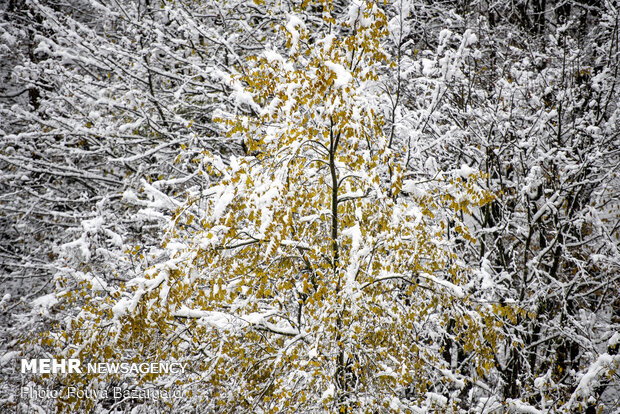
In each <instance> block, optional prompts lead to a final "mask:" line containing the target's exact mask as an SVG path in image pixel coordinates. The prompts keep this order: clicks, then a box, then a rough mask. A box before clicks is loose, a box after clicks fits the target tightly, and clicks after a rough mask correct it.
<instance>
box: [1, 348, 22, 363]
mask: <svg viewBox="0 0 620 414" xmlns="http://www.w3.org/2000/svg"><path fill="white" fill-rule="evenodd" d="M18 356H19V351H10V352H7V353H6V354H4V355H2V358H0V367H3V366H5V365H6V364H8V363H9V362H11V361H12V360H14V359H16V358H17V357H18Z"/></svg>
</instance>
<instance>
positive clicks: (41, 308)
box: [31, 293, 58, 314]
mask: <svg viewBox="0 0 620 414" xmlns="http://www.w3.org/2000/svg"><path fill="white" fill-rule="evenodd" d="M57 303H58V298H57V297H56V294H55V293H50V294H48V295H44V296H41V297H38V298H36V299H35V300H33V301H32V302H31V304H32V307H33V308H34V309H35V310H36V311H37V312H41V313H44V314H48V313H49V309H50V308H51V307H52V306H54V305H55V304H57Z"/></svg>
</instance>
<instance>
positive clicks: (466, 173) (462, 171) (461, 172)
mask: <svg viewBox="0 0 620 414" xmlns="http://www.w3.org/2000/svg"><path fill="white" fill-rule="evenodd" d="M454 173H455V174H456V175H458V176H459V177H461V178H465V179H467V178H469V177H470V176H471V175H473V174H475V173H476V169H475V168H472V167H470V166H469V165H467V164H462V165H461V168H458V169H456V170H454Z"/></svg>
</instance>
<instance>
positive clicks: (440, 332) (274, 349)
mask: <svg viewBox="0 0 620 414" xmlns="http://www.w3.org/2000/svg"><path fill="white" fill-rule="evenodd" d="M323 6H324V8H323V13H322V19H323V25H322V26H321V30H322V33H320V36H314V41H313V42H312V43H309V42H308V38H309V35H308V32H307V29H306V27H305V23H304V20H302V19H300V18H299V17H298V16H297V15H295V14H291V15H290V16H289V18H288V21H287V22H286V24H285V25H283V27H282V30H281V33H282V34H283V35H285V36H286V39H287V42H286V43H287V45H286V46H287V47H286V53H284V54H283V53H280V52H278V51H277V50H276V49H268V50H266V51H264V52H263V53H261V54H260V55H259V56H258V57H257V58H256V59H254V61H253V63H251V64H250V65H249V67H248V69H247V73H246V74H245V75H243V76H240V77H239V81H241V82H242V83H243V84H244V85H246V87H245V89H244V90H243V91H239V92H238V93H239V95H240V97H243V105H245V106H246V107H247V108H249V109H251V110H252V111H253V114H251V115H244V114H242V113H230V112H225V111H222V112H221V114H220V118H221V122H223V123H224V124H225V125H227V127H228V128H229V136H230V137H231V138H237V137H239V138H241V139H243V140H244V142H245V145H246V147H247V149H248V152H249V153H251V154H253V155H251V156H247V157H242V158H233V159H231V161H230V165H224V164H223V163H222V161H221V158H220V157H219V156H217V155H212V154H210V153H208V152H205V156H204V163H205V164H206V165H207V166H208V167H207V172H208V173H209V174H210V176H211V178H209V177H207V176H205V177H204V179H205V180H206V182H207V183H209V180H210V179H213V181H212V183H211V184H210V185H208V186H205V188H199V187H197V188H195V189H194V190H193V191H192V192H191V194H190V196H189V200H188V201H187V202H186V203H185V204H184V205H183V206H180V207H179V209H178V211H177V214H175V216H174V218H173V220H172V222H171V226H170V228H169V230H168V233H167V237H166V241H165V249H166V250H167V252H168V256H169V257H170V259H169V260H167V261H165V262H162V263H160V264H157V265H155V266H154V267H152V268H151V269H149V270H148V271H147V272H146V275H145V276H144V277H138V278H135V279H133V280H131V281H130V282H128V283H127V284H125V285H124V286H122V287H121V288H120V289H118V290H116V291H114V292H112V293H111V294H110V295H105V296H102V295H95V296H92V297H91V298H90V299H89V300H88V305H87V306H85V307H84V308H83V311H82V312H81V314H80V315H79V317H78V318H77V319H75V320H73V321H71V322H70V323H69V325H68V328H66V329H64V330H62V331H60V332H58V335H59V336H58V340H56V341H53V342H54V345H55V346H61V347H62V345H63V343H65V341H68V342H67V344H66V346H64V347H63V348H64V350H63V353H62V355H63V356H65V357H77V358H80V359H82V360H84V359H87V358H88V359H92V360H106V359H114V358H116V359H119V358H121V359H122V358H125V359H126V360H128V361H136V360H139V359H140V358H145V357H147V356H148V358H149V359H150V360H171V359H172V360H180V361H183V362H188V363H190V366H191V367H192V372H191V374H189V375H186V376H185V377H171V376H166V375H160V376H157V375H155V376H154V375H144V376H141V377H140V378H136V379H135V380H134V382H133V383H131V386H146V384H158V386H160V387H180V388H181V389H183V390H184V392H185V393H186V396H187V400H186V402H185V403H186V404H188V406H189V405H192V406H193V407H196V405H198V406H200V407H202V409H206V410H213V411H217V410H222V411H226V412H230V411H235V410H237V411H248V410H250V411H255V412H281V411H288V412H309V411H316V410H319V411H332V412H366V411H374V410H387V411H394V412H400V411H403V410H405V409H414V408H415V407H427V408H431V407H445V408H447V407H449V406H455V407H456V403H457V400H456V399H452V398H451V399H450V401H448V398H449V397H450V395H441V394H438V393H436V392H434V391H435V390H436V389H437V388H436V387H437V384H438V383H447V382H454V383H455V385H456V387H455V390H456V391H454V392H457V393H458V392H460V391H459V390H460V388H461V387H462V386H463V385H464V383H465V382H468V381H471V382H475V381H477V380H478V379H480V378H482V377H483V376H484V375H485V374H486V373H488V372H489V371H490V370H491V368H492V366H493V355H494V349H495V345H496V343H497V341H498V339H499V337H498V335H497V332H498V327H499V321H500V319H499V315H500V314H501V313H502V312H512V310H509V309H508V308H501V307H498V306H492V305H490V304H488V303H481V302H473V301H471V300H470V298H469V293H468V289H469V286H468V285H467V283H468V281H469V278H470V275H471V269H469V268H468V267H467V266H466V264H465V263H464V262H462V261H461V260H459V259H458V258H457V257H456V256H455V255H454V254H453V251H452V248H453V247H452V246H451V243H450V240H449V239H447V238H446V237H445V231H444V230H445V228H446V225H447V224H446V222H445V221H444V218H445V214H446V212H447V211H451V212H452V214H453V215H455V214H457V213H459V214H460V213H462V214H465V215H467V214H469V212H470V209H471V208H473V207H474V206H479V205H483V204H485V203H487V202H489V201H490V200H491V199H492V196H491V195H490V194H489V193H488V192H485V191H483V190H482V189H481V188H480V187H479V186H478V185H477V181H478V180H479V179H481V178H482V176H481V175H479V174H476V173H475V172H473V171H468V170H467V171H463V172H462V173H463V177H458V178H455V179H454V180H452V181H451V182H445V183H444V182H443V180H438V182H437V183H415V182H411V181H406V180H404V178H403V174H402V170H403V165H404V162H405V161H406V154H407V151H406V150H401V149H397V150H396V149H395V150H390V149H389V147H388V144H389V142H388V135H387V134H386V130H389V129H387V128H386V127H385V122H384V120H383V116H382V114H381V113H380V112H379V111H377V110H376V108H378V107H379V106H380V94H381V88H380V85H379V84H378V82H377V72H378V70H379V69H382V68H383V67H385V66H386V65H389V64H390V62H389V59H388V57H387V56H386V55H385V53H384V52H383V50H382V48H381V42H382V40H383V38H384V36H385V34H386V19H385V15H384V13H383V12H382V11H381V9H380V8H379V7H378V6H377V5H375V4H373V3H364V4H363V5H355V4H354V5H352V6H350V7H349V9H348V10H347V13H345V14H343V15H340V16H338V15H335V14H332V13H331V7H330V5H329V4H328V3H325V4H323ZM446 181H448V179H447V178H446ZM405 190H406V192H407V195H403V194H401V193H402V192H403V191H405ZM193 223H197V227H198V229H195V227H192V224H193ZM456 231H457V232H459V233H460V234H461V235H462V237H465V238H467V239H469V238H471V236H470V235H469V232H468V230H467V228H466V227H460V228H458V229H456ZM447 337H449V338H450V340H451V341H454V342H455V343H459V344H461V346H462V349H463V350H464V352H466V353H467V355H468V358H469V359H470V360H471V361H473V363H474V364H475V366H476V369H475V370H474V371H473V372H471V373H470V374H471V375H470V376H469V377H464V376H463V375H461V374H460V370H459V369H458V367H456V366H454V365H453V361H452V357H451V356H450V353H449V352H448V354H446V353H445V352H444V350H445V348H446V343H445V340H446V338H447ZM71 378H72V379H71V381H74V382H72V384H74V385H76V384H80V383H81V384H82V385H83V386H86V385H88V386H93V384H94V383H93V382H92V381H94V380H91V379H89V378H87V377H71ZM174 380H179V381H180V380H182V381H183V383H178V384H175V382H174ZM99 381H100V379H99ZM110 381H111V380H110ZM67 384H68V382H66V381H65V386H66V385H67ZM98 384H99V385H101V384H100V383H98ZM190 396H193V398H191V397H190ZM62 403H63V404H67V407H72V409H75V408H76V407H78V406H79V405H80V404H84V402H83V401H63V402H62ZM175 404H177V403H175ZM178 404H180V403H178ZM176 408H179V407H178V406H176Z"/></svg>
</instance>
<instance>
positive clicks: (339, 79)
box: [325, 60, 353, 88]
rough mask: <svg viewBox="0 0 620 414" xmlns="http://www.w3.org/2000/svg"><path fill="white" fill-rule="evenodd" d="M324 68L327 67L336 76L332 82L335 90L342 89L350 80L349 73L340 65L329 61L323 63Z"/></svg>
mask: <svg viewBox="0 0 620 414" xmlns="http://www.w3.org/2000/svg"><path fill="white" fill-rule="evenodd" d="M325 66H327V67H328V68H329V69H330V70H331V71H332V72H334V73H335V74H336V79H335V80H334V86H335V87H336V88H342V87H343V86H346V85H347V84H348V83H349V82H350V81H351V79H352V78H353V77H352V76H351V73H350V72H349V71H348V70H346V69H345V68H344V66H342V65H341V64H340V63H334V62H331V61H329V60H328V61H327V62H325Z"/></svg>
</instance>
